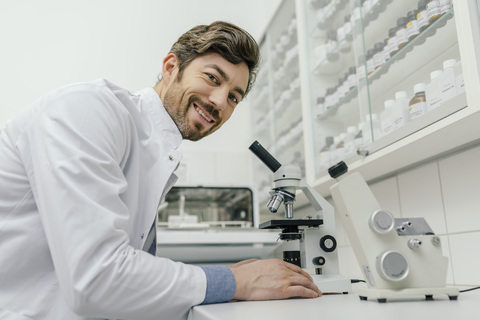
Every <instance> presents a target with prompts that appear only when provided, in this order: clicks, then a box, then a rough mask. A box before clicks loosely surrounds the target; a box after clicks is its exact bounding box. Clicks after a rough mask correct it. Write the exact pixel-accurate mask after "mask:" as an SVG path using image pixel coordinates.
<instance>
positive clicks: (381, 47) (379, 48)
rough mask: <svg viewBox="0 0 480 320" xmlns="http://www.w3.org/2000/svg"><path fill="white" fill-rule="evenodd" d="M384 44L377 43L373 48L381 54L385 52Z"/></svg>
mask: <svg viewBox="0 0 480 320" xmlns="http://www.w3.org/2000/svg"><path fill="white" fill-rule="evenodd" d="M384 46H385V45H384V43H383V42H377V43H375V45H374V46H373V48H374V49H375V51H376V52H380V51H382V50H383V47H384Z"/></svg>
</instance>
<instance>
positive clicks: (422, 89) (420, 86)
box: [413, 82, 425, 93]
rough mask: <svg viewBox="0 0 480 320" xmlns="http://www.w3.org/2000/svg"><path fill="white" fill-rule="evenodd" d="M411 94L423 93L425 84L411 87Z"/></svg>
mask: <svg viewBox="0 0 480 320" xmlns="http://www.w3.org/2000/svg"><path fill="white" fill-rule="evenodd" d="M413 92H414V93H417V92H425V83H423V82H422V83H417V84H415V85H414V86H413Z"/></svg>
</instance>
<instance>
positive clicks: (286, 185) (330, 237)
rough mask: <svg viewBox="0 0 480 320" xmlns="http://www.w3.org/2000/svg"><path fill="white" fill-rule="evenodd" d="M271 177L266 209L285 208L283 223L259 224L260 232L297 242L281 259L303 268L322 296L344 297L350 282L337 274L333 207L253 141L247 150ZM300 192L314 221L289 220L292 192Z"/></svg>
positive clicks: (295, 170) (294, 170)
mask: <svg viewBox="0 0 480 320" xmlns="http://www.w3.org/2000/svg"><path fill="white" fill-rule="evenodd" d="M249 149H250V150H251V151H252V152H253V153H254V154H255V155H256V156H257V157H258V158H259V159H260V160H262V162H263V163H264V164H265V165H266V166H267V167H268V168H269V169H270V170H271V171H272V172H273V173H274V174H273V182H274V188H273V189H272V190H271V191H270V195H271V199H270V201H269V202H268V204H267V207H268V209H269V210H270V211H271V212H272V213H275V212H277V211H278V209H279V207H280V205H281V204H282V203H283V204H284V206H285V217H286V219H280V220H270V221H267V222H264V223H262V224H260V228H262V229H281V232H280V234H279V236H280V240H283V241H287V242H293V241H295V242H298V244H299V245H298V247H297V248H294V249H298V250H285V251H284V252H283V258H284V260H285V261H288V262H291V263H293V264H296V265H298V266H300V267H301V268H303V269H304V270H305V271H307V272H308V273H309V274H310V275H311V276H312V278H313V281H314V283H315V284H316V285H317V286H318V287H319V289H320V290H321V291H322V292H323V293H348V292H350V291H351V281H350V279H347V278H345V277H343V276H341V275H340V274H339V273H338V270H339V264H338V254H337V251H336V247H337V241H336V239H335V214H334V211H333V207H332V205H331V204H330V203H328V202H327V201H326V200H325V199H324V198H322V196H320V194H318V193H317V192H316V191H315V190H314V189H313V188H311V187H310V186H309V185H308V184H307V183H306V182H305V180H304V179H303V178H302V176H301V171H300V168H299V167H298V166H297V165H293V164H284V165H281V164H280V163H279V162H278V161H277V160H276V159H275V158H274V157H273V156H272V155H271V154H270V153H269V152H268V151H267V150H266V149H265V148H263V146H262V145H261V144H260V143H258V141H255V142H254V143H253V144H252V145H251V146H250V148H249ZM297 190H301V191H303V193H304V194H305V196H306V197H307V199H308V201H309V202H310V204H311V205H312V206H313V208H314V209H315V213H316V215H315V217H309V218H306V219H293V216H294V214H293V203H294V201H295V196H296V191H297Z"/></svg>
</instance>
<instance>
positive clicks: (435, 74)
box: [430, 70, 443, 81]
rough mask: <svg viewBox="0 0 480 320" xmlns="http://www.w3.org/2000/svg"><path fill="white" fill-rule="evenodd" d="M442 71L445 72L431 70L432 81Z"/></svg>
mask: <svg viewBox="0 0 480 320" xmlns="http://www.w3.org/2000/svg"><path fill="white" fill-rule="evenodd" d="M442 73H443V71H442V70H435V71H432V72H430V81H432V80H433V79H435V78H436V77H438V76H439V75H441V74H442Z"/></svg>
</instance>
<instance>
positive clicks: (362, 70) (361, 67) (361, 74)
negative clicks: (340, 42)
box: [357, 64, 365, 81]
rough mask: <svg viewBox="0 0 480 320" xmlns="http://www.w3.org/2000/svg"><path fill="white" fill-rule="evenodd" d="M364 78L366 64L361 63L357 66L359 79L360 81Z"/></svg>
mask: <svg viewBox="0 0 480 320" xmlns="http://www.w3.org/2000/svg"><path fill="white" fill-rule="evenodd" d="M364 78H365V65H364V64H360V65H358V67H357V79H358V81H360V80H362V79H364Z"/></svg>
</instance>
